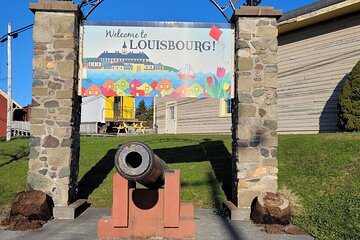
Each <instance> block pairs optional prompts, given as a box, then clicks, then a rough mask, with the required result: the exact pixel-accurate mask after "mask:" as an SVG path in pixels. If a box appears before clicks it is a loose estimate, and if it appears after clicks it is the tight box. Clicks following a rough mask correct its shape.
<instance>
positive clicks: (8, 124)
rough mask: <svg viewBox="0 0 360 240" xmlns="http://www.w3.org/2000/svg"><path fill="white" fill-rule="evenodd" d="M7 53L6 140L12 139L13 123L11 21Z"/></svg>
mask: <svg viewBox="0 0 360 240" xmlns="http://www.w3.org/2000/svg"><path fill="white" fill-rule="evenodd" d="M7 42H8V46H7V47H8V48H7V55H8V94H7V95H8V98H7V118H6V120H7V121H6V141H10V140H11V124H12V118H13V114H12V96H11V77H12V76H11V71H12V70H11V23H10V22H9V24H8V35H7Z"/></svg>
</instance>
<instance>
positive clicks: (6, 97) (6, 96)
mask: <svg viewBox="0 0 360 240" xmlns="http://www.w3.org/2000/svg"><path fill="white" fill-rule="evenodd" d="M0 95H1V96H3V97H4V98H5V99H8V95H7V94H6V93H5V92H4V91H3V90H1V89H0ZM12 102H13V104H15V106H16V108H20V109H21V108H22V107H21V105H20V104H18V103H17V102H16V101H15V100H14V99H13V100H12Z"/></svg>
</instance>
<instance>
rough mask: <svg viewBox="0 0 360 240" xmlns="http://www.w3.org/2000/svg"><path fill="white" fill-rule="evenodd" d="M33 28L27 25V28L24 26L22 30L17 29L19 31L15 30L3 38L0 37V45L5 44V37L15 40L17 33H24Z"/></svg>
mask: <svg viewBox="0 0 360 240" xmlns="http://www.w3.org/2000/svg"><path fill="white" fill-rule="evenodd" d="M33 26H34V24H29V25H27V26H25V27H22V28H19V29H17V30H15V31H12V32H11V33H7V34H5V35H4V36H2V37H1V38H0V43H4V42H6V41H7V37H8V36H9V35H10V37H13V38H17V37H18V35H19V33H22V32H25V31H27V30H29V29H31V28H33Z"/></svg>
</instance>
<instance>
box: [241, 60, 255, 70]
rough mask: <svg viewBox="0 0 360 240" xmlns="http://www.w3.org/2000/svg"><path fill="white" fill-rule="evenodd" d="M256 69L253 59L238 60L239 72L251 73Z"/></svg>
mask: <svg viewBox="0 0 360 240" xmlns="http://www.w3.org/2000/svg"><path fill="white" fill-rule="evenodd" d="M253 68H254V61H253V59H252V58H251V57H247V58H244V57H240V58H238V70H239V71H249V70H252V69H253Z"/></svg>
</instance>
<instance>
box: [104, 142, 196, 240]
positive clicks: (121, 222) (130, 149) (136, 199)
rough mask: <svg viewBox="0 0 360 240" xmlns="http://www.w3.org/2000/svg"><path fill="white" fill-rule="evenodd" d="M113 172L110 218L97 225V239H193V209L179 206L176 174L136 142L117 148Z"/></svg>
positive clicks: (177, 177)
mask: <svg viewBox="0 0 360 240" xmlns="http://www.w3.org/2000/svg"><path fill="white" fill-rule="evenodd" d="M115 168H116V170H117V173H115V175H114V177H113V198H112V201H113V203H112V210H111V217H110V218H109V217H104V218H101V219H100V220H99V221H98V238H101V239H102V238H104V239H109V238H111V239H114V238H115V239H118V238H121V239H124V238H135V239H138V238H140V239H145V238H146V239H148V238H152V237H163V238H166V239H168V238H169V239H194V238H195V218H194V206H193V205H192V204H190V203H182V202H180V170H169V169H168V168H167V165H166V163H165V162H164V160H162V159H161V158H160V157H158V156H157V155H155V154H154V151H153V150H152V149H151V148H150V147H149V146H148V145H146V144H145V143H143V142H138V141H132V142H128V143H126V144H124V145H122V146H121V147H119V149H118V150H117V151H116V154H115ZM135 181H136V182H138V183H140V184H142V185H144V186H145V187H147V189H146V188H137V186H136V184H134V183H135ZM162 186H164V187H162Z"/></svg>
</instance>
